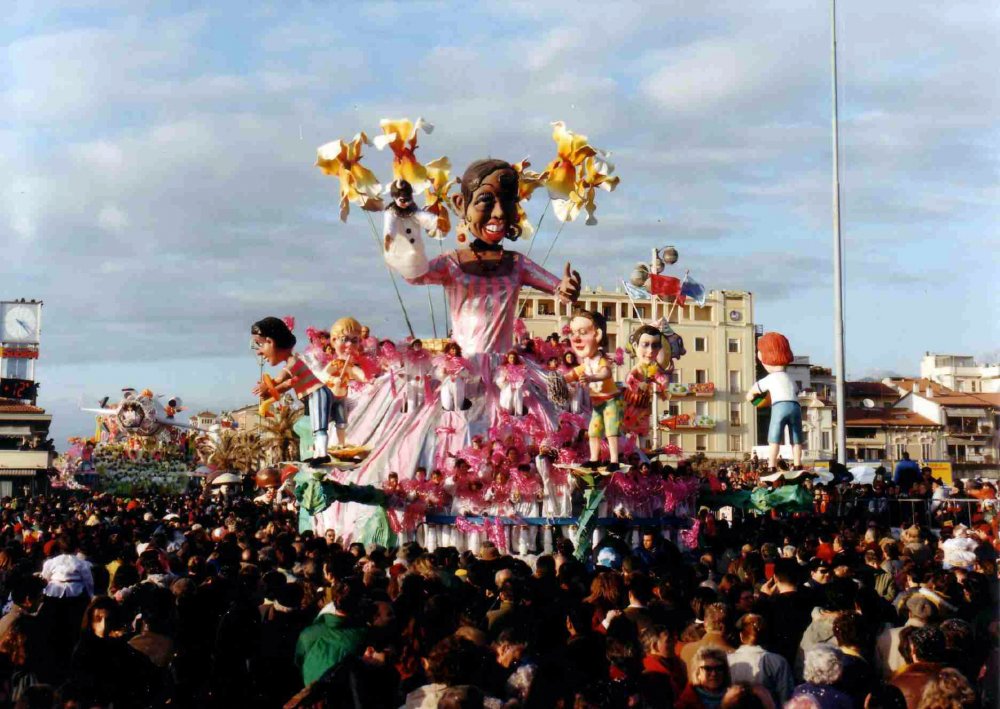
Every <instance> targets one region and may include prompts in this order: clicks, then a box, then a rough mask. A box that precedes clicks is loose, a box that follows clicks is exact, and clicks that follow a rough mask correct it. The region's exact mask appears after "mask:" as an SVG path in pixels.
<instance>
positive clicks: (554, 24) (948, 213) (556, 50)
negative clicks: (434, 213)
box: [0, 0, 1000, 444]
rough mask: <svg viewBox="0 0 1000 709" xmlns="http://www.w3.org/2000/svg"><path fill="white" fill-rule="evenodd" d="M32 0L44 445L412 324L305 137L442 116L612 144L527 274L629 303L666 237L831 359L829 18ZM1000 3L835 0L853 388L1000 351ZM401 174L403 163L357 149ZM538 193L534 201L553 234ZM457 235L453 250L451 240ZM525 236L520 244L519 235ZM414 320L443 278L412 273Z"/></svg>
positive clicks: (825, 12) (542, 239)
mask: <svg viewBox="0 0 1000 709" xmlns="http://www.w3.org/2000/svg"><path fill="white" fill-rule="evenodd" d="M568 7H570V6H569V5H567V4H566V3H565V2H545V1H541V0H533V1H531V2H495V3H479V4H475V5H473V4H471V3H459V2H454V3H443V2H442V3H436V2H398V3H392V2H374V1H368V2H363V3H362V2H333V3H331V2H291V1H283V2H276V3H266V2H252V1H250V0H243V1H241V2H215V3H211V4H202V3H183V2H169V3H167V2H164V3H157V2H140V1H138V0H129V1H127V2H126V1H124V0H122V1H121V2H117V1H114V0H104V1H102V2H90V1H88V0H74V1H68V2H62V3H54V2H26V1H20V0H15V2H14V10H13V12H12V13H10V12H9V13H8V14H9V17H8V18H7V21H6V22H5V23H3V25H2V26H0V43H2V44H3V45H4V52H3V55H4V57H5V59H4V61H3V62H2V63H0V102H2V111H0V169H2V171H3V174H4V175H5V178H6V179H5V180H4V181H3V183H2V184H0V229H2V232H0V233H2V237H3V238H2V243H3V244H4V247H5V251H4V258H2V259H0V283H2V285H3V288H2V289H0V291H2V292H0V297H3V298H10V299H14V298H22V297H23V298H37V299H42V300H44V302H45V306H44V312H43V334H42V344H41V359H40V360H39V363H38V379H39V381H40V382H41V390H40V399H39V403H40V405H42V406H44V407H45V408H46V409H47V410H48V411H49V412H51V413H53V415H54V417H55V420H54V422H53V427H52V431H53V435H54V436H55V438H56V440H57V442H58V443H60V444H61V443H62V442H63V441H64V440H65V437H66V436H69V435H79V434H83V435H86V434H89V433H90V432H91V431H92V430H93V420H92V419H91V418H89V417H88V415H86V414H82V413H80V412H79V411H78V408H79V406H80V405H81V404H84V405H92V404H93V403H94V402H95V401H96V400H98V399H100V398H101V397H102V396H105V395H112V398H114V395H115V394H116V393H117V392H118V391H119V390H120V389H121V388H122V387H125V386H133V387H137V388H147V387H148V388H151V389H153V390H154V391H157V392H158V393H160V392H162V393H166V394H175V395H179V396H181V397H182V398H183V399H184V400H185V403H186V404H187V405H188V406H189V407H191V408H193V409H196V410H201V409H204V408H210V409H212V410H215V411H218V410H220V409H224V408H234V407H236V406H239V405H242V404H246V403H250V401H251V397H250V394H249V391H250V388H251V386H252V385H253V383H254V381H255V380H256V378H257V375H258V369H257V364H256V360H255V359H254V358H253V356H252V354H251V352H250V350H249V335H248V331H249V326H250V324H251V323H252V322H253V321H255V320H257V319H259V318H260V317H263V316H265V315H279V316H281V315H286V314H291V315H294V316H295V317H296V319H297V321H298V323H300V325H299V326H298V330H299V332H300V334H301V332H302V331H303V330H304V328H305V326H306V325H315V326H317V327H329V325H330V323H332V322H333V321H334V320H335V319H336V318H338V317H340V316H343V315H348V314H352V315H354V316H356V317H358V318H359V319H361V320H362V321H364V322H366V323H369V324H370V325H371V326H372V328H373V330H374V331H375V333H376V334H378V335H380V336H396V337H402V336H403V335H404V334H405V328H404V325H403V319H402V314H401V311H400V308H399V306H398V304H397V303H396V300H395V295H394V293H393V291H392V286H391V284H390V282H389V279H388V276H387V274H386V271H385V269H384V267H383V266H382V263H381V260H380V258H379V256H378V253H377V252H376V247H375V246H374V244H373V241H372V232H371V229H370V227H369V225H368V222H367V220H366V218H365V215H364V213H363V212H361V211H360V210H358V209H357V208H354V209H352V213H351V216H350V218H349V220H348V222H347V223H346V224H343V223H341V222H340V221H339V219H338V195H337V189H338V187H337V182H336V180H334V179H333V178H331V177H328V176H325V175H323V174H322V173H320V171H319V170H318V169H316V168H315V167H314V165H313V163H314V161H315V157H316V148H317V147H318V146H319V145H321V144H323V143H326V142H328V141H330V140H334V139H337V138H345V139H348V138H350V137H351V136H353V135H354V134H355V133H356V132H358V131H360V130H364V131H366V132H367V133H368V134H369V135H377V134H378V133H379V132H380V130H379V120H380V119H382V118H400V117H409V118H413V119H415V118H417V117H418V116H422V117H424V118H425V119H426V120H428V121H430V122H432V123H433V124H434V125H435V130H434V132H433V134H431V135H426V136H424V135H422V136H421V138H420V146H421V147H420V149H419V151H418V157H420V158H421V159H422V160H424V161H429V160H431V159H433V158H437V157H440V156H442V155H447V156H448V157H450V158H451V160H452V162H453V164H454V165H455V168H456V172H460V171H461V170H462V169H464V166H465V165H467V164H468V163H469V162H470V161H472V160H474V159H477V158H481V157H486V156H491V157H500V158H503V159H506V160H509V161H512V162H513V161H517V160H521V159H522V158H525V157H529V158H530V159H531V160H532V162H533V164H534V165H535V166H536V167H539V168H540V167H541V166H543V165H544V164H545V163H547V162H548V161H549V160H551V159H552V158H553V157H554V144H553V143H552V141H551V137H550V135H551V127H550V124H551V122H552V121H556V120H562V121H565V122H566V124H567V126H568V127H569V128H570V129H572V130H574V131H576V132H579V133H583V134H585V135H587V136H588V137H589V138H590V140H591V142H592V143H593V144H594V145H597V146H598V147H600V148H603V149H606V150H610V151H611V152H612V153H613V157H612V161H613V162H614V163H615V165H616V173H617V174H618V175H619V176H620V177H621V184H620V186H619V188H618V189H617V191H616V192H614V193H613V194H605V193H602V194H600V195H599V198H598V205H599V208H598V212H597V216H598V220H599V223H598V224H597V225H596V226H585V225H584V224H583V222H582V219H581V220H580V221H577V222H575V223H572V224H568V225H566V227H565V229H564V230H563V231H562V233H561V234H559V238H558V241H556V242H555V244H554V246H553V240H554V238H555V236H556V232H557V226H558V224H557V222H555V220H554V219H551V215H549V216H547V217H546V219H545V220H543V222H542V226H541V229H540V231H539V234H538V235H537V236H536V237H535V238H536V242H535V244H534V245H533V246H531V249H532V256H533V258H538V259H541V257H542V256H541V255H542V254H544V253H545V251H547V250H548V249H549V247H550V246H552V253H551V256H550V258H549V261H548V262H547V264H546V265H547V266H548V267H549V268H551V269H558V268H560V267H561V264H563V263H565V262H566V261H571V262H572V263H573V266H574V268H577V269H579V270H580V272H581V273H582V274H583V278H584V284H585V285H588V286H603V287H606V288H612V287H614V285H615V283H617V282H618V281H620V280H621V279H622V278H625V277H627V276H628V274H629V272H630V271H631V268H632V266H633V264H634V263H635V262H636V261H639V260H643V259H645V258H647V256H648V253H649V249H650V247H652V246H664V245H667V244H673V245H675V246H676V247H677V248H678V250H679V252H680V255H681V256H680V261H679V262H678V264H677V267H676V268H678V269H681V268H684V269H689V270H690V271H691V274H692V276H693V277H694V278H696V279H697V280H699V281H700V282H702V283H704V284H705V285H706V286H708V287H709V288H728V289H741V290H749V291H751V292H752V293H753V294H754V306H755V319H756V321H757V322H758V323H762V324H763V325H764V326H765V327H767V328H768V329H774V330H779V331H781V332H783V333H785V334H786V335H787V336H788V337H789V339H790V341H791V343H792V346H793V349H794V350H795V352H796V353H797V354H807V355H809V356H810V357H811V359H812V361H813V362H815V363H821V364H826V365H830V364H832V363H833V321H832V314H833V285H832V227H831V164H832V159H831V156H832V148H831V80H830V14H829V4H828V3H827V2H825V1H821V0H786V1H783V2H782V1H775V2H768V1H761V2H754V3H747V2H744V1H742V0H739V1H736V2H724V1H720V2H712V3H691V2H669V1H663V0H660V1H658V2H649V3H629V2H616V3H614V4H611V3H597V2H583V3H574V4H572V5H571V9H567V8H568ZM998 12H1000V10H998V7H997V5H996V3H995V2H988V1H983V2H978V1H970V2H960V3H940V2H913V1H912V0H911V1H908V2H903V1H901V0H886V2H882V3H876V4H874V5H873V4H872V3H867V2H860V1H859V0H842V2H840V3H839V5H838V22H837V32H838V51H839V62H838V69H839V87H840V118H841V121H840V138H841V190H842V193H841V194H842V216H841V224H842V233H843V238H844V253H845V276H846V285H845V289H846V290H845V299H846V309H845V318H846V348H847V373H848V376H849V377H851V378H860V377H864V376H878V375H880V374H883V373H888V372H898V373H911V374H912V373H915V372H917V371H918V369H919V361H920V357H921V356H922V354H923V353H924V352H925V351H936V352H949V353H965V354H974V355H980V356H981V355H990V356H994V357H995V356H996V355H997V353H998V352H1000V325H998V323H1000V318H997V316H996V312H997V306H998V305H1000V302H998V300H1000V299H998V288H997V285H996V283H997V274H998V265H1000V257H998V248H997V247H998V241H1000V240H998V227H997V225H998V224H1000V219H998V217H1000V209H998V207H997V205H998V203H1000V190H998V174H1000V171H998V150H997V146H998V144H1000V142H998V137H1000V136H998V133H1000V131H998V122H997V116H998V115H1000V113H998V108H1000V105H998V104H1000V85H998V75H997V73H996V67H997V66H998V65H1000V42H998V41H997V40H998V35H1000V32H998V30H1000V21H998V19H1000V18H998ZM366 155H367V157H366V159H365V163H366V164H367V165H368V166H369V167H370V168H372V169H373V170H375V172H376V174H377V175H378V176H379V177H380V178H381V179H382V181H383V182H388V181H389V179H391V169H390V157H389V155H388V154H387V153H380V152H378V151H376V150H375V149H374V148H369V149H368V150H367V153H366ZM543 207H544V191H542V190H539V191H538V192H536V195H535V197H534V198H533V199H532V201H531V202H530V203H529V204H528V205H527V210H528V212H529V214H530V215H531V216H532V217H533V218H534V219H537V218H538V216H540V215H541V213H542V210H543ZM448 244H449V245H450V246H453V245H454V240H453V238H450V239H449V241H448ZM514 248H516V249H520V250H522V251H524V250H527V249H528V248H529V244H525V243H519V244H517V245H516V246H514ZM401 290H402V293H403V297H404V298H405V299H406V301H407V303H408V304H409V305H408V311H409V313H410V315H411V317H412V318H413V320H414V323H415V325H416V328H417V330H418V333H421V334H424V335H429V334H430V330H431V329H430V317H429V309H428V307H427V304H426V302H425V301H426V296H425V293H423V292H421V290H422V289H420V288H417V287H410V286H407V285H405V284H403V285H402V286H401Z"/></svg>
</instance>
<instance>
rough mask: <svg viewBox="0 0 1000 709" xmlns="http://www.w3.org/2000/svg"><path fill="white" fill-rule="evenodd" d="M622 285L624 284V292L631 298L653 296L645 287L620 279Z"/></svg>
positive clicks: (646, 298) (648, 298)
mask: <svg viewBox="0 0 1000 709" xmlns="http://www.w3.org/2000/svg"><path fill="white" fill-rule="evenodd" d="M622 285H623V286H625V292H626V293H628V294H629V297H630V298H632V300H651V299H652V297H653V296H652V295H650V293H649V291H648V290H646V289H645V288H639V287H637V286H633V285H632V284H631V283H629V282H628V281H622Z"/></svg>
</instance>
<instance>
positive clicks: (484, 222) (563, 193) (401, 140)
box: [250, 119, 704, 557]
mask: <svg viewBox="0 0 1000 709" xmlns="http://www.w3.org/2000/svg"><path fill="white" fill-rule="evenodd" d="M380 127H381V135H378V136H377V137H375V138H374V139H369V137H368V135H367V134H366V133H364V132H360V133H358V134H357V135H355V136H354V138H353V139H352V140H349V141H348V140H335V141H332V142H330V143H327V144H325V145H323V146H321V147H320V148H319V149H318V159H317V161H316V165H317V166H318V167H319V168H320V170H322V172H323V173H325V174H327V175H330V176H332V177H334V178H336V179H337V180H338V182H339V194H340V201H339V214H340V219H341V220H342V221H345V222H346V221H347V219H348V217H349V215H350V213H351V208H352V207H357V208H360V210H361V211H362V213H363V214H364V217H365V219H366V221H367V223H368V226H369V227H370V229H371V236H372V242H373V246H374V247H375V249H376V250H377V257H376V256H375V254H373V266H375V263H377V262H375V258H378V259H379V260H381V262H382V264H381V265H380V266H379V269H380V270H381V269H382V268H383V267H384V269H385V272H386V274H387V275H386V278H387V280H388V281H389V283H390V284H391V287H392V288H393V289H394V291H395V294H396V296H397V302H398V304H399V306H400V308H401V310H402V315H403V319H404V321H405V322H406V326H407V329H408V330H409V334H408V336H406V337H404V338H402V339H391V338H390V339H375V338H374V337H372V336H371V333H370V330H369V329H368V328H367V327H365V326H364V324H363V323H362V322H361V321H359V320H357V319H355V317H354V315H356V314H352V313H347V312H332V313H331V318H330V321H331V322H332V323H333V325H332V326H331V327H329V328H327V327H316V328H312V327H310V328H306V329H305V332H304V333H301V332H300V334H297V331H296V327H295V321H294V319H293V318H290V317H283V318H282V317H276V316H273V315H272V316H268V317H263V318H261V319H260V320H258V321H257V322H255V323H254V324H253V325H252V327H251V328H250V336H251V340H252V343H251V344H252V347H253V348H254V350H255V351H256V353H257V354H258V356H259V357H260V358H261V361H262V363H263V364H265V365H267V366H268V371H267V373H266V374H264V375H263V377H262V378H261V380H260V381H259V382H258V383H257V384H256V385H255V386H254V387H253V393H254V395H256V396H258V397H259V398H260V401H261V408H260V413H261V415H262V416H269V415H272V414H273V410H274V407H275V406H277V407H281V406H288V405H290V404H288V403H287V399H288V397H292V398H294V399H295V400H297V401H298V402H299V403H298V405H300V406H303V407H304V408H305V411H306V415H304V416H302V418H301V419H300V420H299V423H298V425H297V428H296V430H297V431H298V432H299V433H300V434H301V437H302V448H303V455H302V458H303V459H302V460H301V461H290V462H286V463H285V464H283V465H282V466H279V467H277V468H273V469H267V471H266V474H265V473H264V471H262V474H261V475H259V476H258V478H257V484H258V486H260V487H263V488H265V490H267V491H268V492H265V494H263V495H262V496H261V498H260V499H262V500H264V501H274V500H278V499H280V497H281V494H282V492H281V491H282V490H284V491H291V490H294V494H295V498H296V500H297V502H298V505H299V509H300V521H301V524H302V526H303V527H312V528H314V529H316V531H318V532H322V531H323V530H325V529H330V528H332V529H335V530H337V532H338V534H340V535H342V536H343V537H344V538H350V539H356V540H360V541H363V542H377V543H381V544H397V543H400V542H404V541H407V540H413V539H419V541H421V542H422V543H423V544H424V545H425V546H428V547H431V548H433V547H434V546H436V545H438V544H449V545H453V546H457V547H459V548H460V549H462V548H473V549H477V548H478V543H479V542H480V541H482V540H485V539H488V540H490V541H493V542H494V543H495V544H496V545H497V546H498V547H500V548H501V549H505V550H511V551H514V552H520V553H525V552H527V551H532V550H535V549H551V548H552V542H553V535H554V533H555V534H558V532H555V530H556V529H557V528H558V529H560V530H561V531H562V533H564V534H567V535H570V536H571V537H572V538H573V540H574V542H576V545H577V548H578V553H579V554H580V555H581V557H582V556H584V555H586V554H588V553H589V550H590V541H591V538H592V530H593V529H594V527H595V525H597V524H598V523H601V522H602V521H603V522H604V523H607V522H609V521H611V520H612V518H614V519H618V520H625V523H626V524H629V525H631V526H633V527H635V528H638V526H639V525H645V526H652V527H666V528H669V529H670V530H671V533H674V532H676V530H677V529H679V528H685V527H687V526H689V521H688V517H689V515H690V510H691V505H692V503H693V496H694V494H695V491H696V488H697V481H696V480H694V479H691V478H688V479H661V478H659V477H656V478H655V479H654V477H653V476H651V475H649V472H648V471H649V468H648V466H635V465H629V464H628V463H626V462H625V461H626V460H628V461H631V462H632V463H635V462H643V461H648V460H649V456H650V455H653V456H656V455H662V454H668V455H673V456H679V455H680V453H681V452H680V451H679V450H677V449H676V447H673V448H672V449H671V448H670V447H668V448H667V449H666V450H664V449H656V450H647V449H644V448H643V446H642V441H644V440H648V438H647V437H648V436H649V432H650V425H651V423H652V427H653V429H654V432H655V430H656V428H657V427H658V426H659V425H660V424H659V422H658V421H656V419H655V417H654V416H653V412H654V411H655V410H656V408H655V401H656V399H657V397H669V396H670V389H669V387H670V378H671V377H670V375H671V372H672V369H673V362H674V360H675V359H676V358H678V357H680V356H682V355H683V353H684V348H683V343H682V342H681V340H680V338H679V337H678V336H677V335H676V333H674V332H673V331H672V330H671V328H670V326H669V324H668V323H669V320H670V315H671V312H670V310H671V308H676V307H677V305H678V303H683V301H684V298H685V297H688V296H690V297H693V298H695V299H698V298H699V297H700V299H701V300H702V301H703V299H704V289H703V288H702V287H701V286H700V285H699V284H697V283H695V282H694V281H692V280H690V278H689V277H687V276H686V277H685V278H684V280H683V281H682V280H681V279H679V278H673V277H670V276H666V275H663V270H664V268H665V267H666V266H668V265H670V264H672V263H674V262H675V261H676V260H677V252H676V250H675V249H673V247H668V248H667V249H664V250H663V251H662V253H657V252H656V251H654V255H655V257H654V259H653V261H652V262H651V263H650V264H649V265H648V266H647V265H642V268H641V269H637V272H633V273H632V276H631V278H630V279H629V281H630V283H629V284H626V285H627V288H630V289H631V290H630V293H636V294H637V295H639V296H640V297H642V296H648V295H650V293H649V292H647V291H646V290H645V289H646V288H649V289H650V291H651V292H652V294H654V295H657V296H660V297H662V298H663V301H662V302H663V309H662V310H663V312H662V313H661V315H662V317H660V318H659V319H657V320H651V321H649V322H646V323H639V326H637V329H636V330H635V332H633V333H631V337H630V345H629V349H630V352H629V353H628V354H626V353H625V352H622V351H620V350H619V351H617V352H608V351H606V349H605V345H606V342H605V339H606V338H605V335H606V329H607V325H606V323H604V319H603V316H602V315H601V314H600V313H591V312H587V311H586V310H585V309H582V308H578V307H576V304H577V301H578V298H579V295H580V290H581V278H580V274H579V273H578V272H577V271H575V270H573V268H572V265H571V264H570V263H565V264H564V265H563V266H562V267H561V268H559V269H558V270H557V272H556V273H553V272H550V271H549V270H546V268H545V260H546V259H547V256H546V259H543V261H542V263H540V264H539V263H536V262H535V261H533V260H531V259H530V258H529V257H528V255H527V253H525V252H521V251H517V250H514V249H512V248H509V245H510V244H514V243H518V242H520V243H524V242H526V241H528V240H529V239H531V238H532V237H536V232H537V231H538V230H539V228H540V227H541V225H542V224H543V223H544V219H545V216H546V215H547V214H549V213H550V212H551V214H552V218H553V219H555V220H556V221H557V223H558V231H557V232H556V235H555V239H558V236H559V234H561V232H562V230H563V228H564V227H565V226H566V225H568V224H569V223H571V222H574V221H577V219H578V217H580V216H581V215H586V216H585V218H584V219H583V220H582V221H584V222H585V223H586V224H587V225H593V224H596V223H597V218H596V212H597V199H598V195H599V193H600V192H601V191H604V192H613V191H614V190H615V188H616V187H617V185H618V182H619V177H618V176H617V175H615V174H614V165H613V164H612V163H611V161H610V159H609V158H610V154H609V153H607V152H605V151H603V150H601V149H599V148H596V147H594V146H592V145H591V144H590V143H589V141H588V139H587V138H586V137H585V136H583V135H579V134H576V133H573V132H572V131H570V130H569V129H568V128H567V127H566V126H565V124H563V123H562V122H556V123H554V124H553V134H552V137H553V139H554V141H555V143H556V153H557V154H556V157H555V158H554V159H553V160H552V161H551V162H549V163H548V164H547V165H546V166H545V168H544V169H543V170H542V171H540V172H536V171H533V170H531V169H530V163H529V162H528V161H527V160H521V161H520V162H507V161H504V160H500V159H493V158H491V159H483V160H476V161H474V162H472V163H471V164H470V165H469V166H468V167H467V168H466V169H465V170H464V172H463V173H462V174H461V176H460V177H453V176H452V174H451V169H452V168H451V163H450V161H449V160H448V158H445V157H441V158H438V159H435V160H431V161H430V162H428V163H422V162H420V160H419V159H418V158H417V155H416V152H417V149H418V137H419V136H420V135H421V134H422V133H423V134H430V133H431V132H432V130H433V127H432V126H431V125H430V124H428V123H427V122H426V121H423V120H422V119H418V120H416V121H410V120H406V119H403V120H383V121H381V124H380ZM370 147H374V148H375V149H377V150H380V151H387V153H391V155H392V179H391V180H390V181H389V182H388V184H387V185H386V186H385V187H383V184H382V183H380V181H379V179H378V178H377V177H376V175H375V173H374V172H373V171H372V170H371V169H369V168H368V167H367V166H366V165H365V164H364V163H365V157H366V155H365V151H366V150H367V149H368V148H370ZM536 192H537V193H543V194H545V195H546V196H547V198H548V201H547V202H546V203H545V205H544V208H543V209H542V211H541V216H540V217H539V218H538V219H537V220H536V221H532V220H531V219H530V218H529V214H528V210H527V203H528V201H529V200H531V198H532V196H533V195H535V194H536ZM418 201H422V202H423V204H422V205H418ZM453 218H454V222H455V223H454V228H453ZM453 231H454V236H455V239H456V242H457V247H456V248H453V249H446V248H445V245H444V240H445V239H447V238H448V237H449V235H451V234H452V232H453ZM536 238H537V237H536ZM555 239H554V240H553V245H554V243H555ZM435 241H437V242H438V244H437V245H436V246H434V247H432V244H433V243H434V242H435ZM435 252H436V254H437V255H434V254H435ZM528 252H530V246H529V249H528ZM549 253H551V247H550V249H549ZM407 284H408V286H409V287H410V288H408V286H407ZM414 287H415V288H414ZM432 287H440V289H441V290H442V291H443V296H444V297H443V302H444V304H445V309H444V312H443V313H441V312H438V313H437V318H435V312H434V303H435V302H436V301H437V298H436V297H435V295H434V294H433V292H432V291H431V288H432ZM524 287H529V288H533V289H536V290H539V291H541V292H543V293H547V294H549V295H552V296H554V297H555V298H556V299H558V301H559V303H560V304H561V306H560V307H561V308H562V310H563V311H564V317H563V319H562V321H561V323H560V326H561V329H562V332H561V333H557V336H556V337H553V338H549V339H547V340H544V341H543V340H541V339H538V338H533V337H531V336H530V335H529V334H528V333H527V331H526V328H525V326H524V323H523V322H522V321H521V320H520V318H519V316H520V312H519V295H520V293H521V289H522V288H524ZM418 289H419V290H418ZM425 298H426V300H427V302H428V303H429V304H430V307H431V318H432V322H434V323H435V324H434V328H435V329H436V327H437V325H436V321H437V319H440V320H441V321H442V322H443V323H444V330H445V333H446V336H445V337H437V334H438V333H436V332H435V333H434V335H435V337H434V338H433V339H431V338H427V339H421V338H420V337H418V336H417V333H415V332H414V330H413V326H412V324H411V319H410V316H409V312H408V308H412V307H417V306H418V304H422V303H423V300H424V299H425ZM654 302H655V298H654ZM633 305H634V304H633ZM439 307H440V306H439ZM636 312H638V310H636ZM654 313H655V309H654ZM302 334H304V335H305V337H302V336H301V335H302ZM626 357H629V359H630V365H631V366H630V368H629V369H627V370H625V371H626V372H627V376H625V377H623V379H624V381H622V382H619V381H617V380H616V377H615V372H616V371H618V370H617V367H618V366H621V365H624V363H625V358H626ZM283 400H284V401H285V403H281V402H282V401H283ZM656 438H657V437H656V436H654V438H653V440H656Z"/></svg>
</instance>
